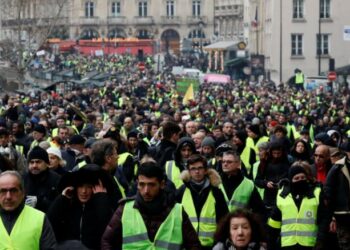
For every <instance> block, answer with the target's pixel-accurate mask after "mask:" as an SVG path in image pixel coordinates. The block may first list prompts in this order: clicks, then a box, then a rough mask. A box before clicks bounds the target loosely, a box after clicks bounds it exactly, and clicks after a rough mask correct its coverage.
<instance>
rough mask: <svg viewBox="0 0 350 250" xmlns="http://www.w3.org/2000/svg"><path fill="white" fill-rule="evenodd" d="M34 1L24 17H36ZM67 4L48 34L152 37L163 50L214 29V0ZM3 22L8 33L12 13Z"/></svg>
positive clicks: (72, 0) (204, 39) (202, 38)
mask: <svg viewBox="0 0 350 250" xmlns="http://www.w3.org/2000/svg"><path fill="white" fill-rule="evenodd" d="M40 1H41V2H42V1H44V0H40ZM47 1H48V2H52V1H51V0H47ZM61 1H62V0H61ZM33 2H36V1H28V7H27V9H28V11H26V10H25V11H24V12H25V13H26V15H27V16H26V19H36V18H37V17H36V16H35V15H36V12H35V11H34V10H35V7H33ZM37 7H38V5H37ZM66 7H67V8H66V9H65V11H64V12H62V13H61V15H60V18H64V22H61V23H59V25H56V26H55V27H54V29H53V32H52V34H51V37H56V38H63V39H75V40H77V39H92V38H103V39H106V38H130V37H133V38H139V39H155V40H157V41H159V49H160V50H163V51H164V50H179V47H180V45H181V41H183V39H190V40H193V41H194V42H197V43H198V42H201V43H203V44H206V43H209V41H210V38H211V36H212V34H213V31H214V1H213V0H69V1H67V0H66ZM60 18H59V19H60ZM2 24H3V27H4V26H5V27H4V29H3V31H2V33H3V34H4V35H5V36H9V35H10V33H11V29H13V28H14V22H11V17H10V16H7V18H5V20H4V19H3V20H2ZM201 45H202V44H201Z"/></svg>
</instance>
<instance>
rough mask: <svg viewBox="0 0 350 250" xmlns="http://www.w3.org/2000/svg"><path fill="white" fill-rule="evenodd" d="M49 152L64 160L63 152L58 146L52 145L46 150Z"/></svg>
mask: <svg viewBox="0 0 350 250" xmlns="http://www.w3.org/2000/svg"><path fill="white" fill-rule="evenodd" d="M46 152H47V153H48V154H53V155H56V156H57V157H58V158H59V159H60V160H62V154H61V151H60V150H59V149H58V148H55V147H50V148H48V149H47V150H46Z"/></svg>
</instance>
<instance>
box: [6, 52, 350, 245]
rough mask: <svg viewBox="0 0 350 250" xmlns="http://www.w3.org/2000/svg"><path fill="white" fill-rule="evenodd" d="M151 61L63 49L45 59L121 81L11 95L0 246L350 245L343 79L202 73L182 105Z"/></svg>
mask: <svg viewBox="0 0 350 250" xmlns="http://www.w3.org/2000/svg"><path fill="white" fill-rule="evenodd" d="M181 60H183V59H181ZM181 60H179V61H181ZM188 60H189V61H191V60H192V59H188ZM153 63H154V62H153V60H152V59H150V58H149V59H147V60H146V62H145V68H144V69H142V70H140V69H139V68H138V66H137V65H138V60H137V58H135V57H132V56H130V55H127V56H115V57H105V58H95V57H89V58H86V57H77V56H73V55H72V56H68V57H62V58H61V59H57V60H54V61H53V62H51V63H50V62H45V65H46V66H45V67H44V68H47V67H54V68H61V69H63V68H74V70H76V71H77V74H79V75H80V76H81V77H83V76H84V75H85V74H86V73H87V72H89V71H91V70H98V71H102V72H108V73H110V74H111V75H112V77H111V79H110V80H109V81H106V82H105V85H104V86H103V87H101V88H94V87H86V88H85V87H84V88H81V87H76V88H74V89H73V90H72V91H71V92H68V93H65V94H58V93H56V92H54V91H52V92H50V93H47V92H38V93H37V94H36V95H33V94H15V93H13V94H6V95H4V96H3V98H2V100H1V102H2V105H1V107H0V169H1V170H0V172H1V174H0V207H1V209H0V216H1V219H2V222H1V223H0V235H1V238H3V237H5V236H6V235H7V236H9V237H7V236H6V237H7V238H6V239H7V240H6V242H4V243H0V246H1V244H3V245H4V246H5V247H7V246H8V245H11V244H15V245H16V244H17V245H16V246H17V247H19V249H22V248H21V247H23V245H21V244H26V243H25V242H24V239H23V241H21V240H18V239H19V238H18V237H19V236H18V234H20V233H21V232H23V233H27V232H28V230H31V232H33V234H34V233H37V234H36V235H35V237H36V238H35V237H34V238H31V239H28V241H30V244H31V245H30V246H33V248H31V249H56V247H57V249H75V248H74V247H76V249H151V247H155V249H183V248H185V249H350V176H349V168H350V141H349V140H348V137H349V136H350V117H349V111H350V110H349V108H350V98H349V97H350V92H349V91H348V89H347V88H344V89H342V90H340V92H339V93H338V94H337V95H334V94H333V93H331V92H324V91H304V90H302V89H298V90H296V89H294V88H292V87H290V86H285V85H283V84H281V85H279V86H271V85H270V84H265V83H264V82H262V83H260V84H254V85H251V84H249V83H247V82H245V81H233V82H232V83H231V84H228V85H220V84H213V83H208V82H204V83H203V84H201V85H200V88H199V90H198V92H197V93H196V95H195V98H194V99H193V100H186V101H184V100H183V95H181V94H179V93H178V92H177V89H176V79H175V78H174V77H173V76H172V75H171V74H170V73H167V72H156V71H155V67H154V65H153ZM33 207H34V208H35V209H34V210H33V209H32V208H33ZM37 210H39V211H41V212H38V211H37ZM25 213H28V214H31V215H32V217H33V219H32V221H31V220H30V218H28V219H27V220H25V222H26V223H29V224H31V223H32V224H33V223H34V224H35V222H34V219H35V220H38V221H39V222H37V223H39V224H40V223H41V226H40V227H39V228H34V226H32V225H30V226H26V225H25V224H23V223H24V222H18V221H19V218H20V217H25V216H28V215H26V214H25ZM3 225H4V226H3ZM22 230H23V231H22ZM40 230H41V231H40ZM12 232H15V233H13V234H12ZM28 237H29V236H28ZM14 242H17V243H14ZM28 244H29V243H28ZM28 246H29V245H28ZM64 247H68V248H64ZM152 249H153V248H152Z"/></svg>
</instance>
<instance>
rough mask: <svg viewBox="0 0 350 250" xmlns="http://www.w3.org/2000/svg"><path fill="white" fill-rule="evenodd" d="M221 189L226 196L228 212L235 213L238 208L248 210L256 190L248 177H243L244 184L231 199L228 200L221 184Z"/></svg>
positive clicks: (239, 186) (242, 183)
mask: <svg viewBox="0 0 350 250" xmlns="http://www.w3.org/2000/svg"><path fill="white" fill-rule="evenodd" d="M220 189H221V191H222V193H223V194H224V197H225V200H226V204H227V207H228V210H229V211H230V212H231V211H234V210H236V209H237V208H246V207H247V205H248V202H249V200H250V197H251V195H252V192H253V190H254V183H253V182H252V181H251V180H249V179H248V178H247V177H243V180H242V182H241V183H240V184H239V185H238V187H237V188H236V190H235V191H234V192H233V194H232V197H231V199H230V200H229V199H228V196H227V194H226V191H225V188H224V186H223V185H222V184H221V185H220Z"/></svg>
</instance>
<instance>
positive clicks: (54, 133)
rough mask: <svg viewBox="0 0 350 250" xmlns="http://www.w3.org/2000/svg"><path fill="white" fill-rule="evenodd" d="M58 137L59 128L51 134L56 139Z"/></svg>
mask: <svg viewBox="0 0 350 250" xmlns="http://www.w3.org/2000/svg"><path fill="white" fill-rule="evenodd" d="M57 135H58V128H54V129H53V130H52V132H51V136H52V137H55V136H57Z"/></svg>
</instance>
